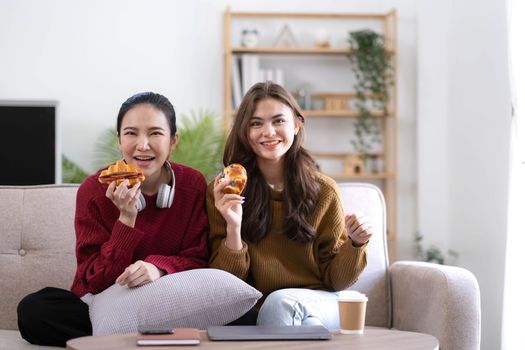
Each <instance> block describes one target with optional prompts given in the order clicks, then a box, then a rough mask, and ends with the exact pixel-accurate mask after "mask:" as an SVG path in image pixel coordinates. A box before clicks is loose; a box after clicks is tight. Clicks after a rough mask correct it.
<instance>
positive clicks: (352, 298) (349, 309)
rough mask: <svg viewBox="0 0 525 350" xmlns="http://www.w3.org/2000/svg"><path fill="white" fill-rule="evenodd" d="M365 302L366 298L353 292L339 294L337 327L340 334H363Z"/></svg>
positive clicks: (347, 291)
mask: <svg viewBox="0 0 525 350" xmlns="http://www.w3.org/2000/svg"><path fill="white" fill-rule="evenodd" d="M367 302H368V298H367V296H366V295H364V294H362V293H359V292H357V291H355V290H344V291H341V292H339V325H340V328H341V333H343V334H363V332H364V330H365V316H366V303H367Z"/></svg>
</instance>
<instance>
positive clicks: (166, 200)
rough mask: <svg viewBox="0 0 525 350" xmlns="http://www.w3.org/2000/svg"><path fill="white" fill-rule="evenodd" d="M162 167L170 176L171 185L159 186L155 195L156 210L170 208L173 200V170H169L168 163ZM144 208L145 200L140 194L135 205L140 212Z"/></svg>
mask: <svg viewBox="0 0 525 350" xmlns="http://www.w3.org/2000/svg"><path fill="white" fill-rule="evenodd" d="M164 167H165V168H166V169H167V170H168V171H169V173H170V174H171V184H172V185H171V186H170V185H168V184H162V185H160V188H159V192H158V193H157V202H156V205H157V208H170V207H171V205H172V204H173V198H175V173H174V172H173V169H172V168H171V165H170V163H169V162H168V161H166V163H164ZM144 208H146V199H144V196H143V195H142V193H141V194H140V197H139V202H138V203H137V210H138V211H141V210H144Z"/></svg>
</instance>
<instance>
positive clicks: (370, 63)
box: [348, 29, 394, 158]
mask: <svg viewBox="0 0 525 350" xmlns="http://www.w3.org/2000/svg"><path fill="white" fill-rule="evenodd" d="M348 43H349V44H350V52H349V54H348V58H349V60H350V64H351V67H352V71H353V72H354V74H355V77H356V84H355V85H354V89H355V90H356V107H357V110H358V117H357V119H356V122H355V128H354V134H355V139H354V140H352V145H353V146H354V147H355V149H356V151H357V152H361V153H362V156H363V157H365V158H366V152H368V151H370V149H371V148H372V145H371V143H376V142H380V141H381V128H380V125H379V123H378V121H377V119H375V118H374V116H373V114H372V109H374V110H380V111H382V112H383V113H384V115H385V116H387V115H388V102H389V97H390V95H389V88H390V86H391V85H392V84H393V81H394V80H393V64H392V57H391V54H390V53H389V52H388V51H387V50H386V47H385V40H384V37H383V36H382V35H380V34H378V33H376V32H374V31H371V30H368V29H367V30H359V31H353V32H350V33H349V36H348Z"/></svg>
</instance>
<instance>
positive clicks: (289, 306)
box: [257, 288, 339, 329]
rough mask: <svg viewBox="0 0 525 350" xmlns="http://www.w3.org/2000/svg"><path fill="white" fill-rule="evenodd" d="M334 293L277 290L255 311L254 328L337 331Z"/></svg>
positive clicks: (293, 289)
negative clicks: (255, 322) (261, 326)
mask: <svg viewBox="0 0 525 350" xmlns="http://www.w3.org/2000/svg"><path fill="white" fill-rule="evenodd" d="M338 295H339V293H338V292H327V291H323V290H312V289H303V288H288V289H280V290H276V291H275V292H273V293H271V294H270V295H268V297H267V298H266V300H265V301H264V303H263V304H262V306H261V308H260V310H259V316H258V317H257V324H258V325H281V326H301V325H305V326H306V325H324V326H325V327H326V328H328V329H337V328H339V306H338V304H337V298H338Z"/></svg>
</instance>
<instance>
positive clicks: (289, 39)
mask: <svg viewBox="0 0 525 350" xmlns="http://www.w3.org/2000/svg"><path fill="white" fill-rule="evenodd" d="M273 46H274V47H298V46H299V45H298V43H297V40H296V39H295V36H294V35H293V33H292V30H291V29H290V27H289V26H288V24H285V25H284V27H283V29H281V31H280V32H279V35H277V38H276V39H275V43H274V44H273Z"/></svg>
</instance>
